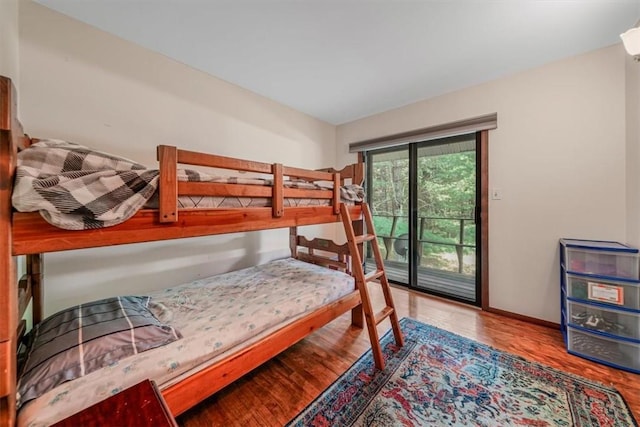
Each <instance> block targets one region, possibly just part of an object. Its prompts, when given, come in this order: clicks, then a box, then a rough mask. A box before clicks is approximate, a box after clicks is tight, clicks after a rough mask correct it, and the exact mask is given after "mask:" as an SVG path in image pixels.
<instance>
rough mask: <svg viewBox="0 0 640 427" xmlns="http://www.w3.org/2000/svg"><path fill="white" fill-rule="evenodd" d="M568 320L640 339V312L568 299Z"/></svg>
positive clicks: (570, 322)
mask: <svg viewBox="0 0 640 427" xmlns="http://www.w3.org/2000/svg"><path fill="white" fill-rule="evenodd" d="M567 313H568V318H567V321H568V323H569V324H570V325H572V326H581V327H583V328H586V329H591V330H594V331H598V332H605V333H608V334H611V335H617V336H620V337H626V338H632V339H636V340H640V312H638V313H633V312H629V311H623V310H616V309H613V308H612V309H609V308H605V307H601V306H597V305H591V304H583V303H579V302H576V301H570V300H567Z"/></svg>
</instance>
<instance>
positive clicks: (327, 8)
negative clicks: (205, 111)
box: [38, 0, 640, 124]
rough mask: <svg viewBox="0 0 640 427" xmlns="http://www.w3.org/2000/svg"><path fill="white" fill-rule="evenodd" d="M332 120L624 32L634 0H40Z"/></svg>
mask: <svg viewBox="0 0 640 427" xmlns="http://www.w3.org/2000/svg"><path fill="white" fill-rule="evenodd" d="M38 2H39V3H40V4H43V5H45V6H47V7H50V8H52V9H54V10H57V11H59V12H61V13H64V14H66V15H69V16H71V17H73V18H76V19H78V20H80V21H83V22H85V23H88V24H90V25H93V26H95V27H98V28H100V29H102V30H105V31H107V32H110V33H112V34H115V35H117V36H119V37H122V38H123V39H126V40H129V41H131V42H134V43H137V44H139V45H141V46H143V47H146V48H148V49H151V50H154V51H156V52H159V53H162V54H164V55H167V56H169V57H171V58H174V59H176V60H178V61H180V62H182V63H185V64H188V65H190V66H192V67H194V68H196V69H199V70H202V71H205V72H207V73H209V74H212V75H214V76H216V77H218V78H221V79H223V80H226V81H228V82H231V83H234V84H237V85H239V86H241V87H244V88H246V89H249V90H251V91H253V92H255V93H258V94H261V95H263V96H266V97H268V98H271V99H273V100H275V101H278V102H280V103H282V104H285V105H288V106H290V107H292V108H295V109H296V110H299V111H302V112H304V113H307V114H309V115H311V116H314V117H317V118H319V119H322V120H325V121H327V122H329V123H333V124H341V123H345V122H348V121H352V120H355V119H358V118H361V117H365V116H368V115H371V114H374V113H378V112H382V111H386V110H389V109H392V108H395V107H399V106H402V105H406V104H410V103H412V102H415V101H418V100H421V99H426V98H430V97H433V96H437V95H440V94H443V93H447V92H451V91H454V90H457V89H461V88H464V87H469V86H472V85H475V84H479V83H482V82H485V81H489V80H492V79H495V78H499V77H501V76H505V75H509V74H512V73H515V72H517V71H521V70H524V69H528V68H532V67H536V66H539V65H542V64H545V63H548V62H551V61H554V60H557V59H561V58H565V57H568V56H573V55H576V54H580V53H583V52H587V51H590V50H594V49H597V48H601V47H605V46H609V45H612V44H615V43H619V42H620V38H619V35H620V33H622V32H624V31H626V30H627V29H629V28H630V27H631V26H633V25H634V24H635V23H636V21H638V18H639V17H640V0H557V1H551V0H501V1H497V0H448V1H445V0H440V1H433V0H432V1H402V0H387V1H371V0H340V1H336V0H295V1H292V0H289V1H282V0H280V1H278V0H262V1H245V0H226V1H221V0H208V1H207V0H38Z"/></svg>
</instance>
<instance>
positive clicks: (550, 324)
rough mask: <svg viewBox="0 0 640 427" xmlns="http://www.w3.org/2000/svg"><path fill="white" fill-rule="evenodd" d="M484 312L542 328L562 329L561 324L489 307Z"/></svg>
mask: <svg viewBox="0 0 640 427" xmlns="http://www.w3.org/2000/svg"><path fill="white" fill-rule="evenodd" d="M484 311H486V312H488V313H494V314H499V315H501V316H505V317H509V318H512V319H516V320H522V321H523V322H529V323H533V324H536V325H540V326H546V327H547V328H551V329H560V324H559V323H555V322H549V321H548V320H542V319H538V318H536V317H529V316H525V315H523V314H518V313H513V312H511V311H505V310H500V309H499V308H493V307H488V308H487V309H485V310H484Z"/></svg>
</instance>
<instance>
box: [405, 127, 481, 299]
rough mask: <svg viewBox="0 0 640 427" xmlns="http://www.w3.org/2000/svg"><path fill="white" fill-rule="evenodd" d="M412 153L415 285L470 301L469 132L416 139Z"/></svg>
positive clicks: (472, 184) (472, 193)
mask: <svg viewBox="0 0 640 427" xmlns="http://www.w3.org/2000/svg"><path fill="white" fill-rule="evenodd" d="M417 157H418V159H417V168H418V170H417V178H418V179H417V183H416V184H417V199H418V203H417V215H418V218H417V220H418V221H417V224H418V227H417V230H416V232H417V234H418V236H417V242H418V245H417V250H418V256H417V259H418V260H419V263H418V265H417V269H418V272H417V273H418V274H417V277H418V281H417V283H416V284H415V286H416V287H417V288H419V289H424V290H428V291H430V292H434V293H437V294H443V295H446V296H452V297H454V298H457V299H462V300H465V301H470V302H473V303H475V302H476V301H477V298H476V297H477V296H476V223H475V211H476V182H477V181H476V140H475V135H466V136H464V137H456V138H447V139H444V140H439V141H430V142H428V143H421V144H419V145H418V149H417Z"/></svg>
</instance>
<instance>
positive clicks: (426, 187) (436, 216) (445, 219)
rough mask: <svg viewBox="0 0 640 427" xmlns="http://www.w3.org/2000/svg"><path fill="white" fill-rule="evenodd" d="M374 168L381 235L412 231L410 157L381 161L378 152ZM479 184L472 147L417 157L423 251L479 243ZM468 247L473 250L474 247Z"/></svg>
mask: <svg viewBox="0 0 640 427" xmlns="http://www.w3.org/2000/svg"><path fill="white" fill-rule="evenodd" d="M372 168H373V174H372V176H373V180H372V181H373V182H372V195H371V196H372V199H371V200H372V209H373V214H374V224H375V227H376V232H377V234H378V235H379V236H391V237H397V236H399V235H401V234H405V233H407V232H408V228H409V227H408V221H407V216H408V206H409V188H408V185H409V179H408V177H409V161H408V159H406V158H404V159H402V158H400V159H393V160H382V161H376V159H375V156H374V162H373V164H372ZM475 185H476V164H475V152H473V151H470V152H462V153H454V154H445V155H437V156H422V157H419V158H418V216H419V220H418V221H424V224H423V225H422V230H423V232H422V236H421V240H427V241H429V242H423V254H425V255H427V256H428V255H430V254H436V253H444V252H454V251H455V245H456V244H460V243H464V244H467V245H474V244H475V239H476V237H475V232H476V227H475V225H474V223H473V220H472V218H473V216H474V208H475ZM394 216H396V217H397V218H396V224H395V228H394V229H393V235H391V231H392V227H393V222H394V219H393V217H394ZM461 224H462V226H463V227H462V240H461ZM419 227H420V224H419ZM431 242H438V243H445V245H442V244H436V243H431ZM464 252H465V253H472V252H473V248H467V249H465V250H464Z"/></svg>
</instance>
